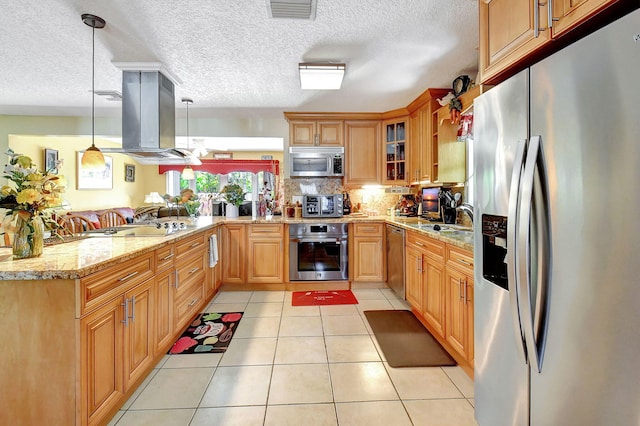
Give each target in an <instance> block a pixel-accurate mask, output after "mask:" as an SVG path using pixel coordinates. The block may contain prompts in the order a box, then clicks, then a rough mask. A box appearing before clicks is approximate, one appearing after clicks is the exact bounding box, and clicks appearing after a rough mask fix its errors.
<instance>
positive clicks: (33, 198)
mask: <svg viewBox="0 0 640 426" xmlns="http://www.w3.org/2000/svg"><path fill="white" fill-rule="evenodd" d="M40 198H41V194H40V193H39V192H38V191H37V190H36V189H33V188H27V189H24V190H22V191H20V192H19V193H18V196H17V197H16V201H17V202H18V204H33V203H36V202H37V201H38V200H39V199H40Z"/></svg>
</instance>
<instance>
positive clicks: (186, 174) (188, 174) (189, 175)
mask: <svg viewBox="0 0 640 426" xmlns="http://www.w3.org/2000/svg"><path fill="white" fill-rule="evenodd" d="M181 100H182V103H183V104H185V105H186V106H187V149H189V105H190V104H192V103H193V99H190V98H182V99H181ZM195 178H196V175H195V173H194V172H193V169H192V168H191V166H189V165H187V166H185V168H184V169H182V179H185V180H194V179H195Z"/></svg>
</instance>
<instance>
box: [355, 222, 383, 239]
mask: <svg viewBox="0 0 640 426" xmlns="http://www.w3.org/2000/svg"><path fill="white" fill-rule="evenodd" d="M353 235H354V236H355V237H372V236H376V237H381V236H382V224H381V223H354V224H353Z"/></svg>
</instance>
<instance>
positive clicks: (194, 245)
mask: <svg viewBox="0 0 640 426" xmlns="http://www.w3.org/2000/svg"><path fill="white" fill-rule="evenodd" d="M199 245H200V242H199V241H196V242H195V243H193V244H191V245H190V246H189V247H191V248H194V247H198V246H199Z"/></svg>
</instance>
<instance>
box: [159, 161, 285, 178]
mask: <svg viewBox="0 0 640 426" xmlns="http://www.w3.org/2000/svg"><path fill="white" fill-rule="evenodd" d="M201 161H202V164H201V165H199V166H191V168H192V169H193V170H194V171H196V172H209V173H212V174H222V175H226V174H229V173H231V172H251V173H258V172H271V173H273V174H275V175H276V176H277V175H279V174H280V164H279V161H278V160H206V159H204V160H201ZM182 169H184V165H180V164H174V165H162V166H158V173H160V174H163V173H166V172H168V171H171V170H173V171H176V172H181V171H182Z"/></svg>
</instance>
